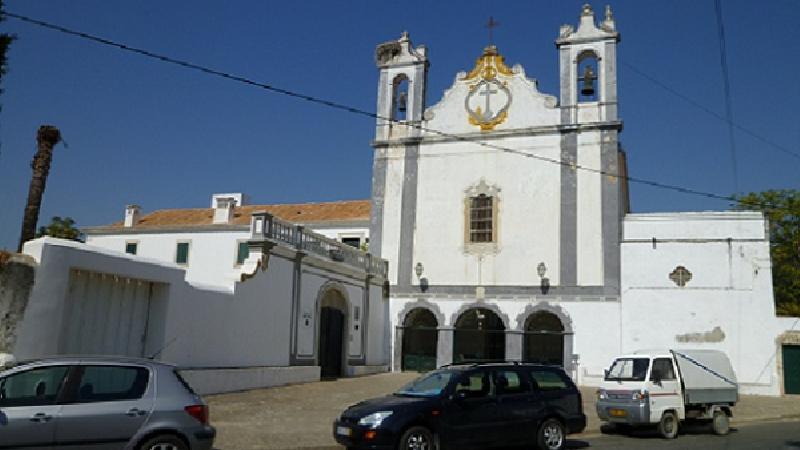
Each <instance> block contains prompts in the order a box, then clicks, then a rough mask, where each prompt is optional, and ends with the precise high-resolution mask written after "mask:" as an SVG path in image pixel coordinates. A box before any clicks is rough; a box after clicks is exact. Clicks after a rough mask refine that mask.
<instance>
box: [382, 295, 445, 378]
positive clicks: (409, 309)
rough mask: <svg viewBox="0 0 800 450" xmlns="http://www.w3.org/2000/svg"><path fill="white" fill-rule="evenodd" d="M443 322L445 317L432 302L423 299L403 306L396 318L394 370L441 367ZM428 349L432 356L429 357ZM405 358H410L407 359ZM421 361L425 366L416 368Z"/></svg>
mask: <svg viewBox="0 0 800 450" xmlns="http://www.w3.org/2000/svg"><path fill="white" fill-rule="evenodd" d="M444 323H445V319H444V315H443V314H442V312H441V311H440V310H439V307H438V306H436V305H435V304H434V303H431V302H429V301H427V300H423V299H419V300H417V301H415V302H409V303H406V304H405V306H404V307H403V309H402V310H401V311H400V312H399V313H398V314H397V318H396V319H395V324H396V325H395V336H394V355H393V367H394V370H430V369H431V368H436V367H439V366H440V365H441V364H442V363H441V361H440V360H441V355H439V353H441V351H442V348H441V342H440V340H441V335H440V333H441V329H442V326H443V325H444ZM431 350H433V355H431V354H430V353H431ZM407 355H412V356H411V357H410V358H406V356H407ZM431 356H433V359H432V360H431V359H430V357H431ZM420 358H421V361H420ZM407 362H408V363H410V364H411V366H410V367H409V366H408V364H406V363H407ZM420 362H422V364H423V366H424V367H417V366H418V365H419V363H420ZM448 363H449V361H448ZM431 365H432V366H433V367H430V366H431Z"/></svg>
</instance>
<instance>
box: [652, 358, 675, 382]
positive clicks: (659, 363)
mask: <svg viewBox="0 0 800 450" xmlns="http://www.w3.org/2000/svg"><path fill="white" fill-rule="evenodd" d="M657 379H659V380H665V381H673V380H675V370H674V369H673V368H672V360H671V359H670V358H656V359H654V360H653V369H652V370H651V371H650V381H656V380H657Z"/></svg>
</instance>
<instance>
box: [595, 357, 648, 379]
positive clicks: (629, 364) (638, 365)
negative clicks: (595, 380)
mask: <svg viewBox="0 0 800 450" xmlns="http://www.w3.org/2000/svg"><path fill="white" fill-rule="evenodd" d="M649 365H650V358H619V359H617V360H615V361H614V364H612V365H611V368H610V369H608V373H606V381H612V380H618V381H644V378H645V376H646V375H647V367H648V366H649Z"/></svg>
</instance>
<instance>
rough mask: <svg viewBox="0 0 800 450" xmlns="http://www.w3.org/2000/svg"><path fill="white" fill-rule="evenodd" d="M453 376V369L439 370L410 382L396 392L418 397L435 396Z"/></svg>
mask: <svg viewBox="0 0 800 450" xmlns="http://www.w3.org/2000/svg"><path fill="white" fill-rule="evenodd" d="M452 377H453V371H451V370H437V371H434V372H430V373H428V374H427V375H423V376H422V377H420V378H417V379H416V380H414V381H412V382H411V383H408V384H407V385H405V386H403V387H402V388H400V390H399V391H397V392H396V393H397V394H399V395H412V396H417V397H435V396H437V395H439V394H441V393H442V391H443V390H444V388H446V387H447V385H448V383H450V379H451V378H452Z"/></svg>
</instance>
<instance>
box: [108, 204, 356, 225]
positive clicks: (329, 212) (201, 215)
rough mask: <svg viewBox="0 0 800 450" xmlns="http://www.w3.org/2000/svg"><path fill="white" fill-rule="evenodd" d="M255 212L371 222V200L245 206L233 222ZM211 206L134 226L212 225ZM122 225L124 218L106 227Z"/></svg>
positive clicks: (160, 214)
mask: <svg viewBox="0 0 800 450" xmlns="http://www.w3.org/2000/svg"><path fill="white" fill-rule="evenodd" d="M256 211H267V212H269V213H271V214H273V215H274V216H276V217H278V218H280V219H283V220H286V221H288V222H292V223H300V224H303V223H315V222H338V221H341V222H350V221H368V220H369V213H370V201H369V200H349V201H339V202H325V203H299V204H288V205H245V206H238V207H236V208H234V217H233V220H232V221H231V225H248V224H249V223H250V216H251V214H252V213H254V212H256ZM213 218H214V210H213V209H212V208H188V209H161V210H157V211H153V212H151V213H147V214H144V215H142V216H141V217H140V218H139V221H138V222H136V224H135V225H134V229H135V228H139V229H142V228H162V227H163V228H167V227H170V228H172V227H178V228H182V227H195V226H203V225H212V221H213ZM96 228H123V221H119V222H115V223H113V224H111V225H108V226H107V227H96Z"/></svg>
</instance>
